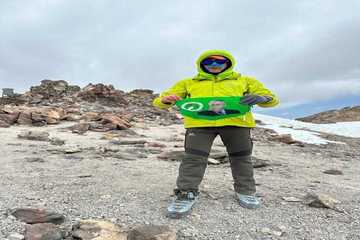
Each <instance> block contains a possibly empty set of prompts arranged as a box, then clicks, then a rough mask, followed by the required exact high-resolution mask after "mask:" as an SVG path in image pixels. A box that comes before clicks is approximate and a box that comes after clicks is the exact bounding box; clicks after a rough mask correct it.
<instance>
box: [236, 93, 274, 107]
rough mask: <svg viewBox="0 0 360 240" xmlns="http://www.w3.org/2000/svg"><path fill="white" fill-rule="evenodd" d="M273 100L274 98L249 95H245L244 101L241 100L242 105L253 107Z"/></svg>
mask: <svg viewBox="0 0 360 240" xmlns="http://www.w3.org/2000/svg"><path fill="white" fill-rule="evenodd" d="M271 100H272V97H269V96H260V95H253V94H248V95H245V96H244V97H243V99H241V101H240V104H244V105H250V106H252V105H255V104H258V103H266V102H269V101H271Z"/></svg>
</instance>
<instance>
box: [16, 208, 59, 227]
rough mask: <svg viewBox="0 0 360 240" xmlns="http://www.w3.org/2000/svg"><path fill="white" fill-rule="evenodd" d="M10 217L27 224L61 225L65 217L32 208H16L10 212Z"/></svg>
mask: <svg viewBox="0 0 360 240" xmlns="http://www.w3.org/2000/svg"><path fill="white" fill-rule="evenodd" d="M11 215H13V216H14V217H16V218H17V219H18V220H20V221H22V222H25V223H28V224H35V223H54V224H61V223H63V222H64V221H65V217H64V216H63V215H61V214H58V213H55V212H49V211H47V210H44V209H34V208H17V209H15V210H14V211H12V213H11Z"/></svg>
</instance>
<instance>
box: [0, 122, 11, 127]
mask: <svg viewBox="0 0 360 240" xmlns="http://www.w3.org/2000/svg"><path fill="white" fill-rule="evenodd" d="M10 126H11V125H10V124H8V123H6V122H4V121H0V128H8V127H10Z"/></svg>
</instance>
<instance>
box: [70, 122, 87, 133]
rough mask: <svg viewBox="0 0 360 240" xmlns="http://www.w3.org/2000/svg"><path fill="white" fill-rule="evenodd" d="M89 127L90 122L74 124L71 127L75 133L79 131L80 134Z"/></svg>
mask: <svg viewBox="0 0 360 240" xmlns="http://www.w3.org/2000/svg"><path fill="white" fill-rule="evenodd" d="M89 128H90V124H89V123H77V124H75V125H74V126H72V127H70V129H71V131H72V132H73V133H78V134H84V133H86V132H87V131H88V130H89Z"/></svg>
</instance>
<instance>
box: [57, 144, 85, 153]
mask: <svg viewBox="0 0 360 240" xmlns="http://www.w3.org/2000/svg"><path fill="white" fill-rule="evenodd" d="M62 151H63V152H64V153H66V154H73V153H79V152H82V151H83V150H82V149H81V147H79V146H78V145H68V146H67V147H66V148H64V149H62Z"/></svg>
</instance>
